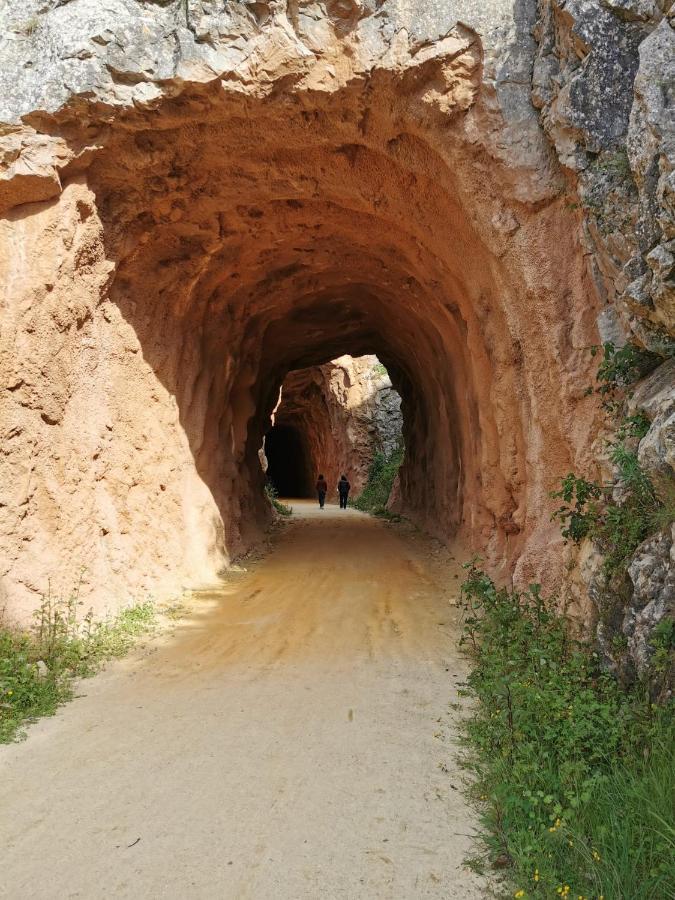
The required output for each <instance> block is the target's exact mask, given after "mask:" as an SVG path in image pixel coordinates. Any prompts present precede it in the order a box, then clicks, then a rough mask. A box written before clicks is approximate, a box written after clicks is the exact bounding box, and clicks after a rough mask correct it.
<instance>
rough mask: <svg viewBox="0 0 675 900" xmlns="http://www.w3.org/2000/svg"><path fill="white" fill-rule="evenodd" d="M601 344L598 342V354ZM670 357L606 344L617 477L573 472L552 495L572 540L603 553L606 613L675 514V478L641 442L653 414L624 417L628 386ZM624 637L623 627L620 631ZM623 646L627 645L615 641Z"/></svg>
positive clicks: (603, 390) (604, 375) (603, 374)
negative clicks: (655, 475) (649, 466)
mask: <svg viewBox="0 0 675 900" xmlns="http://www.w3.org/2000/svg"><path fill="white" fill-rule="evenodd" d="M599 349H600V348H598V347H594V348H592V350H591V352H592V353H593V354H594V355H595V354H597V352H598V350H599ZM662 361H663V359H662V358H661V357H660V356H658V355H657V354H655V353H652V352H651V351H649V350H645V349H643V348H641V347H638V346H635V345H633V344H626V345H625V346H624V347H621V348H620V349H617V348H616V347H614V345H613V344H611V343H606V344H604V345H603V347H602V359H601V361H600V365H599V367H598V373H597V380H598V385H597V387H596V388H595V389H594V388H589V391H591V392H592V391H593V390H596V391H597V392H598V393H599V394H600V396H602V398H603V407H604V409H605V411H606V412H607V413H608V414H609V415H610V416H611V421H612V423H613V428H614V430H615V439H614V440H612V441H609V442H608V443H607V448H608V450H609V459H610V461H611V463H612V465H613V467H614V477H613V479H612V480H611V481H610V482H608V483H604V484H601V483H599V482H597V481H590V480H588V479H586V478H582V477H579V476H577V475H575V474H574V473H573V472H570V473H568V474H567V475H566V476H565V477H564V478H563V479H562V481H561V484H560V487H559V489H558V490H556V491H554V492H553V493H552V496H553V497H554V498H556V499H558V500H562V504H561V505H560V506H559V507H558V509H557V510H556V512H555V513H554V518H555V519H558V520H559V522H560V523H561V527H562V534H563V537H565V538H566V539H567V540H571V541H574V542H575V543H580V542H581V541H582V540H584V539H585V538H588V539H590V540H592V541H593V543H594V545H595V547H596V548H597V549H598V550H599V552H600V553H601V554H602V556H603V563H602V574H603V577H604V582H605V583H604V586H603V587H602V595H603V596H602V598H601V609H600V613H601V616H602V617H603V619H604V620H605V621H608V620H609V619H611V618H612V614H613V612H614V611H616V610H617V609H619V608H620V607H621V606H622V605H623V603H624V602H625V600H626V591H627V590H629V589H630V584H629V583H628V574H627V569H628V565H629V563H630V560H631V558H632V556H633V554H634V553H635V551H636V550H637V548H638V547H639V546H640V544H641V543H642V542H643V541H644V540H646V539H647V538H648V537H649V536H650V535H653V534H656V533H657V532H658V531H659V530H660V529H662V528H664V527H666V526H668V525H670V524H671V523H672V522H673V521H675V484H673V482H672V479H671V480H668V479H660V481H659V483H658V484H655V483H654V481H653V480H652V479H651V478H650V477H649V475H648V474H647V473H646V472H645V471H644V469H643V468H642V467H641V466H640V463H639V460H638V455H637V444H638V442H639V441H640V439H641V438H643V437H644V436H645V435H646V433H647V431H648V430H649V426H650V421H649V419H648V418H647V416H645V415H644V413H641V412H638V413H636V414H633V415H630V416H624V417H623V418H621V414H622V412H623V410H624V408H625V399H626V393H627V391H628V390H629V389H630V387H631V385H632V384H634V383H635V382H636V381H637V380H639V379H640V378H643V377H645V376H646V375H648V374H649V373H650V372H652V371H653V370H654V369H655V368H656V366H657V365H658V364H659V363H661V362H662ZM615 637H616V639H617V640H620V639H621V635H616V636H615ZM615 649H616V650H617V651H620V650H621V648H620V647H618V646H617V647H616V648H615Z"/></svg>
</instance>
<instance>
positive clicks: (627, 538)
mask: <svg viewBox="0 0 675 900" xmlns="http://www.w3.org/2000/svg"><path fill="white" fill-rule="evenodd" d="M610 459H611V461H612V463H613V464H614V466H615V469H616V472H617V480H616V482H612V483H610V484H607V485H600V484H598V483H597V482H595V481H588V480H586V479H584V478H579V477H577V476H576V475H574V474H573V473H569V474H568V475H566V476H565V477H564V478H563V479H562V481H561V486H560V488H559V489H558V490H557V491H553V492H552V494H551V496H552V497H554V498H556V499H561V500H563V504H562V505H561V506H560V507H558V509H557V510H556V511H555V512H554V514H553V517H554V519H557V520H559V521H560V523H561V530H562V535H563V537H565V538H566V539H568V540H572V541H574V542H575V543H580V541H582V540H583V539H584V538H586V537H588V538H591V539H592V540H593V541H594V542H595V543H596V545H597V546H598V548H599V550H600V552H601V553H602V554H603V556H604V562H603V570H604V572H605V575H606V577H607V579H608V581H610V580H611V579H613V578H615V577H616V576H619V577H620V576H621V575H623V573H624V572H625V568H626V565H627V564H628V562H629V560H630V558H631V556H632V555H633V553H634V552H635V551H636V550H637V548H638V547H639V545H640V544H641V543H642V542H643V541H644V540H645V539H646V538H647V537H649V535H650V534H653V533H654V532H655V531H657V530H658V529H659V528H660V527H663V526H664V525H665V524H670V522H672V521H673V512H675V510H674V509H673V508H672V506H673V505H675V504H673V505H667V504H666V503H665V502H664V500H663V499H661V497H659V496H658V494H657V491H656V488H655V486H654V484H653V482H652V481H651V479H650V478H649V477H648V475H647V474H646V472H645V471H644V469H643V468H642V467H641V466H640V463H639V461H638V458H637V454H636V453H635V452H634V451H633V450H630V449H628V448H627V447H626V446H625V444H623V443H621V442H618V443H613V444H610ZM617 488H618V489H619V499H615V496H614V495H615V492H616V490H617Z"/></svg>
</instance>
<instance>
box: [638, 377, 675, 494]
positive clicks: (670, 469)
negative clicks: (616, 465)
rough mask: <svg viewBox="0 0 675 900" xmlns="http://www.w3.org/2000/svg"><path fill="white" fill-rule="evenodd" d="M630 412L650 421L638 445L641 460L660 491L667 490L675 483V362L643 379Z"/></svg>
mask: <svg viewBox="0 0 675 900" xmlns="http://www.w3.org/2000/svg"><path fill="white" fill-rule="evenodd" d="M630 411H631V412H632V413H636V412H639V413H643V414H644V415H645V416H647V418H648V419H649V420H650V422H651V424H650V426H649V431H648V432H647V434H646V435H645V436H644V437H643V438H642V440H641V441H640V443H639V445H638V449H637V454H638V459H639V461H640V464H641V465H642V467H643V468H644V469H645V471H646V472H647V474H648V475H649V476H650V477H651V479H652V481H653V482H654V484H655V485H656V488H657V490H661V491H663V490H664V489H666V490H667V487H666V486H667V485H668V484H670V485H672V484H673V483H674V482H675V359H671V360H669V361H668V362H666V363H664V364H663V365H662V366H659V368H658V369H656V371H654V372H652V374H651V375H650V376H649V377H648V378H645V379H644V381H643V382H642V383H641V384H640V385H639V387H638V388H637V390H636V391H635V392H634V394H633V395H632V397H631V398H630Z"/></svg>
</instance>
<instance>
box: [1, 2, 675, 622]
mask: <svg viewBox="0 0 675 900" xmlns="http://www.w3.org/2000/svg"><path fill="white" fill-rule="evenodd" d="M600 26H602V27H600ZM0 34H1V35H2V37H0V58H1V59H2V60H3V63H2V71H1V72H0V97H1V98H2V100H1V101H0V103H1V104H2V107H1V108H0V120H2V121H3V122H4V123H5V124H4V125H3V126H2V130H1V133H0V163H1V164H2V172H1V173H0V209H1V210H2V211H4V214H5V218H4V220H3V221H2V226H1V227H2V232H1V234H2V238H1V241H0V272H1V273H2V283H3V284H4V286H5V289H4V296H3V307H2V345H1V348H0V354H1V355H0V374H1V377H2V382H3V387H4V390H3V393H2V401H1V403H2V406H1V407H0V429H1V433H2V456H1V457H0V460H1V462H0V465H1V466H2V477H1V479H0V483H1V484H2V497H1V498H0V504H1V505H0V519H1V521H0V531H1V535H2V536H1V537H0V541H1V542H2V546H1V547H0V550H1V552H0V559H1V560H2V562H1V563H0V565H1V566H2V569H1V570H0V592H1V594H2V598H1V599H0V605H2V603H6V604H7V605H8V608H9V609H10V611H13V612H16V613H17V614H25V613H27V612H28V611H29V610H30V609H31V608H32V607H34V606H35V605H36V603H37V602H38V599H39V594H40V592H41V591H44V590H45V588H46V585H47V581H48V579H49V578H51V579H52V588H53V589H54V590H62V591H64V590H67V589H68V587H69V586H70V585H72V584H73V583H74V582H75V580H77V578H78V572H79V570H80V569H81V568H82V567H86V569H85V572H84V574H83V576H82V577H83V589H84V591H85V593H86V595H87V596H88V597H89V598H91V599H92V600H93V601H94V602H95V603H96V604H97V605H98V609H99V610H101V609H103V608H105V607H106V606H114V605H115V604H116V603H119V602H121V601H122V600H125V599H127V598H128V597H130V596H138V595H139V593H143V592H152V593H164V592H167V591H173V590H176V589H178V588H180V587H181V586H182V585H184V584H189V583H192V582H194V581H204V580H207V579H209V578H212V577H213V576H214V574H215V573H216V572H217V571H218V570H219V569H220V568H221V567H222V566H223V565H226V564H227V563H228V561H229V560H230V559H231V558H232V557H233V556H234V555H237V554H239V553H241V552H242V551H243V550H245V549H246V548H247V547H249V546H251V544H252V543H253V542H255V541H256V540H257V539H258V537H259V535H260V533H261V529H262V528H264V526H265V524H266V522H267V517H268V515H269V512H268V506H267V504H266V501H265V500H264V497H263V492H262V485H263V479H264V476H263V473H262V471H261V468H260V464H259V458H258V451H259V448H260V446H261V444H262V439H263V435H264V433H265V431H266V430H267V427H268V422H269V416H270V414H271V412H272V409H273V408H274V405H275V403H276V401H277V398H278V392H279V386H280V384H281V383H282V381H283V380H284V378H285V376H286V375H287V373H288V372H289V371H294V370H298V369H308V368H310V369H311V368H312V367H317V366H324V365H325V364H326V363H327V362H328V361H329V360H331V359H335V358H337V357H339V356H340V355H341V354H344V353H350V354H352V355H354V356H359V355H363V354H372V353H376V354H377V355H378V357H379V358H380V359H381V360H382V361H383V362H384V363H385V364H386V366H387V369H388V370H389V372H390V373H391V377H392V381H393V385H394V387H395V388H396V390H397V391H398V393H399V394H400V396H401V398H402V409H403V417H404V436H405V440H406V461H405V465H404V467H403V470H402V472H401V479H400V500H397V503H399V504H400V505H401V506H402V508H403V509H404V510H405V511H406V513H407V514H408V515H410V516H411V517H412V518H413V519H414V520H415V521H417V522H418V523H419V524H420V525H421V526H423V527H425V528H427V529H428V530H430V531H431V532H433V533H435V534H437V535H439V536H441V537H443V538H449V537H450V536H452V535H453V534H456V533H459V534H460V536H461V537H462V538H464V539H466V540H467V541H469V542H470V543H471V544H472V545H473V546H475V547H476V548H477V549H481V550H482V552H483V553H484V554H485V555H486V557H487V559H488V560H489V561H490V563H491V565H492V567H493V570H494V571H495V573H496V574H499V573H501V574H502V575H507V574H513V575H514V577H515V578H516V579H517V580H518V579H520V580H532V579H533V578H540V579H542V580H544V581H545V582H548V583H555V582H556V581H557V578H558V576H559V575H560V569H559V567H558V564H557V563H556V560H557V559H558V556H559V554H558V551H559V549H560V538H559V536H558V530H557V528H556V526H554V525H553V524H551V523H550V521H549V514H550V500H549V497H548V492H549V490H550V489H551V488H552V487H553V485H554V484H555V483H556V481H557V480H558V479H559V477H560V475H561V474H564V472H566V471H568V470H571V469H574V470H581V471H584V470H589V468H592V465H593V463H592V451H591V447H592V441H593V436H594V435H595V433H596V431H597V403H596V400H595V399H594V398H593V397H589V396H587V395H586V387H587V385H588V384H589V383H590V381H591V378H592V369H593V362H592V360H591V358H590V356H589V354H588V352H587V351H588V347H589V346H590V345H592V344H595V343H597V342H598V330H597V326H596V320H598V321H599V322H600V330H601V332H602V333H603V334H607V333H611V334H612V335H615V336H618V337H619V338H621V339H624V338H625V336H626V335H627V334H628V333H633V334H634V335H636V336H637V337H638V339H639V340H641V341H643V342H645V343H648V344H649V346H652V347H655V346H657V345H658V347H659V348H663V346H664V341H667V334H668V333H669V332H672V329H673V309H672V284H671V282H670V281H669V279H670V278H671V277H672V260H673V257H672V249H673V248H672V247H671V246H670V243H671V242H672V240H673V237H674V235H673V232H672V220H673V196H675V195H674V193H673V188H674V184H675V183H673V181H672V178H673V175H672V149H673V148H672V133H671V131H670V130H669V125H670V122H669V119H668V116H669V115H670V113H669V112H668V110H667V108H666V103H667V97H668V92H667V90H666V89H665V88H664V87H663V83H664V80H667V79H668V78H669V77H670V75H669V74H668V73H669V69H668V67H669V66H671V65H672V54H669V49H668V48H669V45H670V41H671V40H672V25H671V21H670V19H669V18H668V16H667V15H665V14H664V12H663V9H661V8H659V7H658V5H657V4H655V3H649V2H645V3H641V2H638V0H635V2H634V3H633V2H631V0H626V2H625V3H623V2H619V0H617V2H610V0H607V2H606V3H604V4H601V3H597V2H566V3H562V2H558V3H554V2H549V0H542V2H541V4H540V5H539V8H536V7H535V4H534V3H533V2H517V3H516V4H515V5H514V4H512V3H510V2H509V3H506V2H503V0H491V2H482V3H474V2H454V0H440V2H429V3H425V4H412V5H411V4H409V3H407V2H404V0H384V2H382V0H335V2H333V0H326V2H321V3H318V2H285V0H270V2H250V3H249V2H237V3H234V2H227V0H222V2H206V0H201V2H195V0H187V2H184V0H180V2H178V0H176V2H166V3H137V2H135V0H113V2H111V3H107V4H105V6H104V7H102V6H101V5H100V4H98V3H95V2H94V0H72V2H65V3H64V2H60V3H54V4H53V5H49V6H48V7H47V8H44V7H43V6H39V5H38V4H37V3H36V2H33V0H28V2H25V0H24V2H21V3H19V2H18V0H10V2H8V3H6V4H4V5H3V7H2V10H0ZM610 38H611V39H612V40H613V38H616V39H617V40H616V41H614V43H613V44H612V47H617V48H618V49H616V51H614V50H613V51H612V52H615V53H616V57H610V58H607V46H608V42H609V43H611V41H610ZM617 41H618V43H617ZM612 79H613V80H612ZM533 89H534V93H533ZM533 97H534V102H535V104H536V106H537V107H539V110H538V109H537V108H535V106H534V105H533V102H532V98H533ZM612 101H615V103H613V102H612ZM614 105H616V111H614ZM610 109H611V110H612V113H611V116H610V113H609V112H608V111H609V110H610ZM540 120H541V121H540ZM542 126H543V127H542ZM624 146H626V147H627V148H628V149H627V155H625V157H624V155H622V154H623V149H622V148H623V147H624ZM624 159H625V160H626V162H625V163H624ZM561 163H562V165H561ZM619 198H620V202H619ZM594 204H595V205H594ZM669 254H670V255H669ZM636 282H637V284H636ZM638 288H639V291H641V292H642V293H640V294H639V296H640V297H644V300H642V299H640V300H635V297H634V295H636V293H639V291H638ZM317 377H318V376H317ZM321 377H323V376H321ZM658 427H659V428H661V429H662V426H660V425H659V426H658ZM661 433H662V431H660V432H659V434H661ZM652 437H653V436H652ZM336 459H337V456H336Z"/></svg>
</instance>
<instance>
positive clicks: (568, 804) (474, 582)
mask: <svg viewBox="0 0 675 900" xmlns="http://www.w3.org/2000/svg"><path fill="white" fill-rule="evenodd" d="M462 596H463V608H464V615H465V618H464V631H463V639H462V640H463V644H464V646H465V648H466V649H467V651H468V652H469V653H470V655H471V657H472V660H473V666H474V667H473V670H472V672H471V674H470V676H469V678H468V692H469V694H470V695H471V696H472V697H473V698H474V701H475V702H474V704H473V705H472V708H471V713H470V718H469V719H468V721H467V723H466V735H465V736H466V743H467V747H468V750H469V754H468V758H467V765H468V766H469V768H470V769H471V770H472V771H473V773H474V775H475V783H474V785H473V787H472V789H471V790H472V794H473V796H474V799H475V800H476V803H477V806H478V809H479V812H480V815H481V818H482V822H483V825H484V826H485V829H486V831H485V837H484V843H485V851H486V854H487V856H488V858H489V859H492V860H500V861H501V863H502V864H505V865H506V866H507V867H508V878H509V880H510V881H511V883H512V885H513V889H514V890H515V891H516V893H515V895H516V896H520V897H542V898H544V897H556V896H561V895H562V896H569V897H572V896H573V897H579V896H582V897H585V898H589V900H590V898H594V900H597V898H599V897H605V898H607V900H609V898H610V897H611V898H614V900H656V898H660V897H666V896H673V891H675V867H674V866H673V855H672V850H673V837H674V835H673V830H672V822H673V809H672V797H673V794H672V790H673V785H674V782H675V767H674V766H673V762H675V760H674V759H673V746H674V743H673V737H675V733H674V726H673V717H672V706H668V707H661V708H657V707H654V706H653V705H650V704H648V703H645V700H644V695H643V693H642V691H641V689H639V688H635V689H633V690H631V691H624V690H622V689H621V688H620V687H619V686H618V684H617V683H616V681H615V680H614V679H613V678H612V677H610V676H609V675H608V674H607V673H606V672H604V671H603V669H602V667H601V665H600V660H599V658H598V656H597V655H596V654H595V653H594V652H593V651H592V649H591V648H590V647H588V646H586V645H584V644H582V643H580V642H577V641H575V640H573V639H572V638H571V637H570V635H569V631H568V627H567V623H566V622H565V621H564V619H562V618H561V617H560V616H558V615H557V614H556V613H555V611H554V609H553V608H552V607H551V606H550V605H549V604H547V603H546V602H545V600H544V598H543V597H542V593H541V591H540V589H539V587H538V586H537V585H531V586H530V588H529V589H528V590H527V591H523V592H518V591H509V590H507V589H505V588H498V587H496V586H495V584H494V582H493V581H492V580H491V579H490V578H489V576H488V575H487V574H486V573H485V572H484V571H483V570H482V569H481V568H480V567H479V566H478V564H477V561H474V562H473V563H472V564H471V565H470V566H469V567H468V572H467V577H466V580H465V582H464V584H463V587H462Z"/></svg>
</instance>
